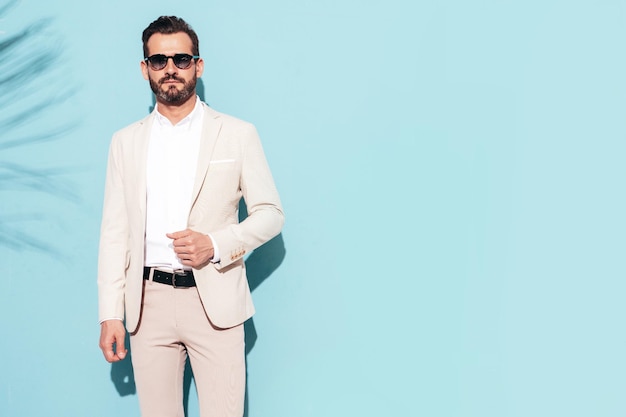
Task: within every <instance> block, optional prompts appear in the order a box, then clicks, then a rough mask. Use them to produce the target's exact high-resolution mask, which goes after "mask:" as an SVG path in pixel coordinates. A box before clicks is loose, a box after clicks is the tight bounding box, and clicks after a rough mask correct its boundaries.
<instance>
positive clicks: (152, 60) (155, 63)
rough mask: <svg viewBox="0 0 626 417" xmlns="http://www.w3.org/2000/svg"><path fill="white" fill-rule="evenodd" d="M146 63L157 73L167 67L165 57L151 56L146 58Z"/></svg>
mask: <svg viewBox="0 0 626 417" xmlns="http://www.w3.org/2000/svg"><path fill="white" fill-rule="evenodd" d="M148 63H149V64H150V66H151V67H152V69H154V70H156V71H158V70H162V69H163V68H165V66H166V65H167V57H166V56H165V55H160V54H159V55H152V56H149V57H148Z"/></svg>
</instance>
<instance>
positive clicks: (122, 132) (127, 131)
mask: <svg viewBox="0 0 626 417" xmlns="http://www.w3.org/2000/svg"><path fill="white" fill-rule="evenodd" d="M152 118H153V115H152V113H151V114H149V115H148V116H146V117H144V118H143V119H141V120H137V121H136V122H133V123H131V124H129V125H128V126H125V127H123V128H121V129H119V130H118V131H116V132H115V133H113V137H127V136H133V135H134V133H135V132H137V130H138V129H141V128H143V127H145V126H146V125H147V124H148V123H149V122H150V120H152Z"/></svg>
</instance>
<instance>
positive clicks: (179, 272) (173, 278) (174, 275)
mask: <svg viewBox="0 0 626 417" xmlns="http://www.w3.org/2000/svg"><path fill="white" fill-rule="evenodd" d="M177 274H180V275H185V270H184V269H175V270H173V271H172V287H174V288H176V275H177Z"/></svg>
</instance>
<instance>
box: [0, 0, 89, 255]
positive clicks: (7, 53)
mask: <svg viewBox="0 0 626 417" xmlns="http://www.w3.org/2000/svg"><path fill="white" fill-rule="evenodd" d="M17 4H18V1H17V0H13V1H9V2H7V3H4V4H2V5H0V17H4V15H5V14H7V12H8V11H9V9H11V8H12V7H13V6H16V5H17ZM50 23H51V20H40V21H37V22H35V23H31V24H29V25H27V26H26V27H24V28H23V29H20V30H18V31H16V32H14V33H11V34H9V35H8V36H0V74H1V75H0V154H2V155H3V157H4V158H3V159H5V160H2V161H0V193H5V192H8V191H11V192H15V191H29V192H37V193H46V194H49V195H52V196H54V197H55V198H60V199H64V200H67V201H70V202H74V203H78V202H79V201H80V199H79V196H78V194H77V193H76V191H75V187H73V184H72V183H71V182H70V181H66V180H64V179H63V176H64V175H67V174H71V173H72V172H71V170H70V169H68V168H61V167H49V168H45V167H42V166H41V165H42V164H41V163H30V159H29V158H26V156H27V155H34V154H37V148H36V147H37V145H39V144H42V143H45V142H49V141H53V140H58V139H61V138H63V137H64V136H65V135H67V133H69V132H70V131H71V130H72V129H74V128H75V127H76V126H77V124H78V123H77V122H72V121H70V122H67V121H66V122H65V124H63V125H60V126H50V125H48V124H46V125H42V124H37V123H34V122H35V121H36V120H37V119H38V118H40V117H42V116H43V115H44V113H47V112H50V111H51V110H53V109H58V105H60V104H61V103H62V102H64V101H66V100H67V99H68V98H69V97H71V96H72V95H73V94H74V93H75V90H74V89H72V88H69V89H68V88H67V85H66V83H67V77H61V78H59V77H58V74H57V71H62V70H63V69H62V62H60V61H61V59H60V58H61V57H62V42H59V41H58V39H55V38H56V37H55V35H54V34H53V33H50V31H49V30H48V28H49V26H50ZM55 79H56V80H61V82H62V83H63V88H62V89H51V88H50V85H53V84H54V80H55ZM16 86H17V88H16ZM46 87H47V88H46ZM42 91H43V92H44V94H42ZM46 91H55V92H56V91H63V92H62V93H61V94H60V95H55V94H54V93H52V92H50V93H48V94H46V93H45V92H46ZM16 149H19V150H20V152H19V153H16V154H14V157H13V158H11V156H8V154H9V153H10V151H11V150H16ZM16 155H17V157H16ZM6 159H10V161H7V160H6ZM5 198H6V197H4V198H3V197H0V199H2V200H4V201H7V199H5ZM4 209H5V210H6V211H4V212H3V213H2V216H1V217H0V247H1V248H9V249H12V250H16V251H20V250H24V249H35V250H38V251H42V252H45V253H48V254H53V255H55V256H59V255H61V254H60V253H59V250H58V249H57V248H56V247H54V246H53V245H52V244H51V243H48V242H45V241H43V240H41V239H39V238H38V237H36V236H35V235H33V234H29V233H28V232H27V231H25V230H24V228H23V227H20V223H22V222H26V221H32V220H35V219H36V220H44V221H45V220H46V219H45V218H44V217H45V216H46V215H47V214H46V212H45V211H43V210H42V211H35V212H31V213H24V212H23V211H22V210H21V209H19V208H15V209H13V212H12V211H10V210H9V207H7V206H5V207H4Z"/></svg>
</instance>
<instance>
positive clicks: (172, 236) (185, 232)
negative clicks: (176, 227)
mask: <svg viewBox="0 0 626 417" xmlns="http://www.w3.org/2000/svg"><path fill="white" fill-rule="evenodd" d="M191 233H193V230H191V229H185V230H181V231H179V232H172V233H166V234H165V236H167V237H168V238H170V239H173V240H174V241H176V240H178V239H182V238H184V237H187V236H190V235H191Z"/></svg>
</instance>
